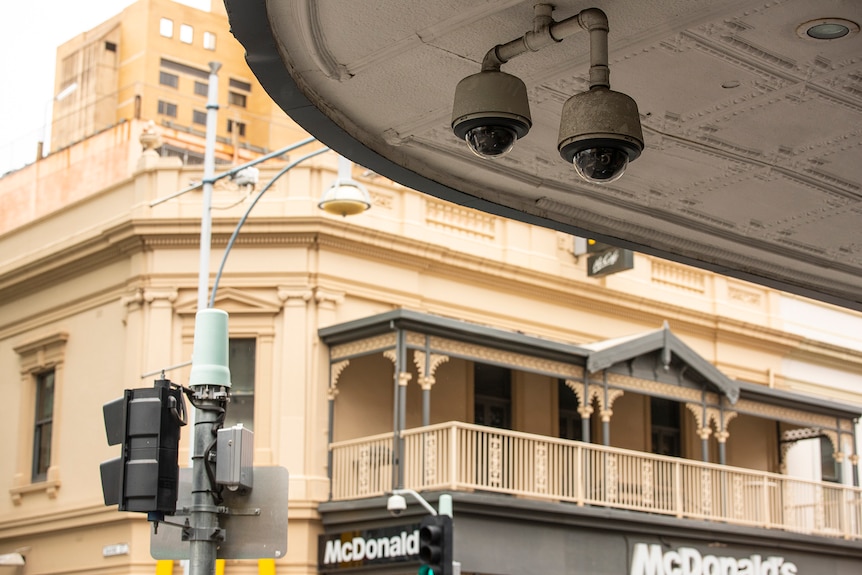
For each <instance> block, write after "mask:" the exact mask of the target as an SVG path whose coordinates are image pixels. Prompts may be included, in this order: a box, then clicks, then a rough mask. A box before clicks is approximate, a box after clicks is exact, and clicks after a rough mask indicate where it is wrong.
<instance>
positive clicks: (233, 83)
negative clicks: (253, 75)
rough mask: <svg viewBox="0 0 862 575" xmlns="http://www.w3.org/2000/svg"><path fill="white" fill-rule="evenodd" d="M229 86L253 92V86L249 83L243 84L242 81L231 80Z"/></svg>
mask: <svg viewBox="0 0 862 575" xmlns="http://www.w3.org/2000/svg"><path fill="white" fill-rule="evenodd" d="M228 85H229V86H230V87H231V88H236V89H237V90H243V91H244V92H251V84H249V83H248V82H243V81H242V80H237V79H236V78H231V79H230V80H228Z"/></svg>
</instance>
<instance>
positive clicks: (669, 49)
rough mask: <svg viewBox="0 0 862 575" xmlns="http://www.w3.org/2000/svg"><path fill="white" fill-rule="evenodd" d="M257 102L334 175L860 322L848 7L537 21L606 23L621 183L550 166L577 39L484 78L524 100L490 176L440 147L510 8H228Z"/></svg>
mask: <svg viewBox="0 0 862 575" xmlns="http://www.w3.org/2000/svg"><path fill="white" fill-rule="evenodd" d="M226 4H227V7H228V13H229V17H230V20H231V25H232V29H233V32H234V34H235V35H236V37H237V38H238V39H239V41H240V42H241V43H242V44H243V45H244V46H245V48H246V50H247V57H248V61H249V64H250V66H251V68H252V70H253V71H254V73H255V74H256V75H257V77H258V78H259V79H260V81H261V83H262V84H263V85H264V87H265V88H266V90H267V91H268V92H269V94H270V95H271V96H272V98H273V99H274V100H275V102H276V103H277V104H278V105H280V106H281V107H282V108H283V109H284V110H285V111H286V112H287V113H288V114H289V115H291V116H292V117H293V118H294V119H295V120H296V121H297V122H298V123H299V124H301V125H302V126H304V127H305V129H306V130H308V131H309V132H310V133H311V134H313V135H315V136H317V137H318V138H319V139H320V140H321V141H323V142H325V143H326V144H328V145H329V146H331V147H332V148H334V149H336V150H338V151H339V152H341V153H342V154H343V155H345V156H347V157H349V158H351V159H353V160H354V161H356V162H358V163H360V164H362V165H364V166H366V167H367V168H370V169H372V170H374V171H376V172H378V173H380V174H382V175H385V176H387V177H390V178H392V179H394V180H396V181H400V182H401V183H403V184H405V185H407V186H410V187H413V188H416V189H419V190H421V191H424V192H426V193H429V194H431V195H434V196H437V197H440V198H443V199H447V200H450V201H454V202H457V203H460V204H464V205H468V206H471V207H475V208H478V209H481V210H485V211H489V212H492V213H496V214H500V215H505V216H508V217H513V218H516V219H520V220H524V221H528V222H531V223H537V224H540V225H544V226H547V227H551V228H555V229H558V230H563V231H567V232H570V233H573V234H577V235H588V236H592V237H597V238H600V239H605V240H610V241H612V243H617V244H619V245H624V246H627V247H632V248H634V249H637V250H639V251H643V252H647V253H653V254H656V255H660V256H662V257H666V258H669V259H672V260H676V261H681V262H685V263H689V264H694V265H697V266H700V267H703V268H707V269H711V270H715V271H719V272H722V273H726V274H728V275H732V276H735V277H740V278H744V279H748V280H752V281H755V282H758V283H762V284H765V285H771V286H774V287H778V288H781V289H785V290H788V291H790V292H794V293H798V294H801V295H807V296H810V297H815V298H818V299H821V300H824V301H828V302H832V303H837V304H839V305H842V306H846V307H850V308H854V309H862V225H860V223H862V34H859V33H858V32H851V33H850V34H848V35H847V36H845V37H844V38H840V39H836V40H815V39H812V38H808V37H806V36H805V34H804V29H805V27H804V26H803V27H802V28H800V26H801V25H803V24H804V23H806V22H810V21H816V20H820V19H826V18H843V19H846V20H849V21H851V22H855V23H856V24H859V23H862V2H859V1H858V0H847V1H838V0H817V1H812V0H783V1H782V0H762V1H758V2H752V1H738V0H736V1H731V0H679V1H671V0H615V1H610V0H607V1H605V0H600V1H596V2H583V1H573V0H562V1H559V2H554V3H553V4H554V7H555V9H554V19H555V20H561V19H564V18H567V17H570V16H573V15H575V14H577V13H579V12H580V11H581V10H583V9H585V8H590V7H597V8H600V9H601V10H603V11H604V12H605V13H606V14H607V16H608V20H609V23H610V34H609V57H610V58H609V60H610V61H609V63H610V71H611V76H610V77H611V88H612V89H614V90H617V91H620V92H624V93H626V94H628V95H629V96H631V97H632V98H634V99H635V101H636V102H637V103H638V107H639V111H640V116H641V122H642V125H643V131H644V137H645V141H646V149H645V150H644V152H643V154H642V156H641V157H640V158H639V159H638V160H637V161H635V162H634V163H632V164H631V165H630V166H629V168H628V170H627V171H626V174H625V175H624V176H623V178H622V179H620V180H618V181H616V182H614V183H612V184H609V185H604V186H599V185H591V184H587V183H584V182H582V181H580V180H579V179H578V178H577V176H576V175H575V173H574V170H573V169H572V167H571V165H569V164H567V163H565V162H564V161H563V160H562V159H561V158H560V156H559V154H558V152H557V149H556V147H557V131H558V127H559V121H560V111H561V108H562V105H563V102H564V101H565V100H566V99H568V98H569V97H570V96H571V95H573V94H575V93H577V92H580V91H584V90H586V89H587V88H588V68H589V43H588V40H589V35H588V33H587V32H585V31H584V32H579V33H576V34H575V35H573V36H570V37H569V38H567V39H565V40H564V41H562V42H560V43H558V44H554V45H552V46H549V47H547V48H544V49H542V50H540V51H538V52H535V53H528V54H525V55H522V56H519V57H517V58H515V59H513V60H511V61H510V62H509V63H506V64H504V65H503V67H502V70H503V71H504V72H508V73H510V74H514V75H516V76H519V77H520V78H521V79H522V80H523V81H524V82H525V83H526V85H527V88H528V93H529V98H530V106H531V111H532V116H533V127H532V130H531V131H530V133H529V134H528V135H527V136H526V137H525V138H524V139H523V140H521V141H519V142H518V144H517V146H516V148H515V149H514V151H513V152H512V153H511V154H510V155H508V156H506V157H504V158H501V159H497V160H492V161H488V160H481V159H479V158H477V157H475V156H474V155H472V154H471V153H470V152H469V151H468V150H467V148H466V146H465V145H464V143H463V142H461V141H459V140H457V139H456V138H455V136H454V135H453V134H452V131H451V129H450V122H451V110H452V98H453V96H454V91H455V86H456V85H457V83H458V81H459V80H461V79H462V78H463V77H465V76H467V75H470V74H474V73H476V72H478V71H479V69H480V63H481V61H482V58H483V56H484V55H485V53H486V52H487V51H488V50H489V49H491V48H492V47H493V46H495V45H496V44H502V43H506V42H509V41H510V40H514V39H515V38H518V37H520V36H522V35H523V34H524V33H525V32H527V31H528V30H530V29H531V27H532V19H533V5H534V4H535V2H534V1H533V0H530V1H522V0H508V1H502V0H489V1H485V2H480V1H476V0H421V1H420V0H356V1H351V2H346V1H341V0H316V1H315V0H291V1H279V0H269V1H268V2H267V1H265V0H227V1H226Z"/></svg>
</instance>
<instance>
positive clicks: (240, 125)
mask: <svg viewBox="0 0 862 575" xmlns="http://www.w3.org/2000/svg"><path fill="white" fill-rule="evenodd" d="M234 131H236V133H237V135H239V137H241V138H244V137H245V123H244V122H235V121H234V120H228V121H227V132H228V134H233V133H234Z"/></svg>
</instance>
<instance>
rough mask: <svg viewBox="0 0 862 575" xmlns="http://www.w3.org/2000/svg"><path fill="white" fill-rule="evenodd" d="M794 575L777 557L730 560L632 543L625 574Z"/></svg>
mask: <svg viewBox="0 0 862 575" xmlns="http://www.w3.org/2000/svg"><path fill="white" fill-rule="evenodd" d="M726 573H732V574H733V575H798V569H797V568H796V564H795V563H793V562H791V561H787V560H786V559H785V558H784V557H782V556H780V555H773V554H769V555H768V556H764V555H760V554H757V553H755V554H753V555H750V556H748V557H731V556H725V555H719V554H712V553H703V552H701V551H698V550H697V549H695V548H694V547H679V548H676V549H672V548H671V549H668V548H666V547H664V546H662V545H657V544H651V545H650V544H647V543H635V546H634V549H633V550H632V564H631V569H630V570H629V575H724V574H726Z"/></svg>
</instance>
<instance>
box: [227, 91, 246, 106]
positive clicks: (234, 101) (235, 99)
mask: <svg viewBox="0 0 862 575" xmlns="http://www.w3.org/2000/svg"><path fill="white" fill-rule="evenodd" d="M245 101H246V98H245V94H240V93H239V92H228V93H227V103H228V104H230V105H231V106H239V107H240V108H245Z"/></svg>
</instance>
